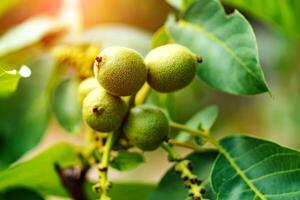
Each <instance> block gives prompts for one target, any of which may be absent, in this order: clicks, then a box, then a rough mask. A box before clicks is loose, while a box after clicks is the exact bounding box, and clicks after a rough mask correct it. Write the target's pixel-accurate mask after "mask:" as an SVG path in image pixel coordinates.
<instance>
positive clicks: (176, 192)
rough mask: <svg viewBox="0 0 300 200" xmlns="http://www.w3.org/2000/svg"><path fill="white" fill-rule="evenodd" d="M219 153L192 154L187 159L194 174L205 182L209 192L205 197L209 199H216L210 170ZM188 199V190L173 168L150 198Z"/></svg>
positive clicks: (157, 199) (160, 199)
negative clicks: (211, 184) (212, 188)
mask: <svg viewBox="0 0 300 200" xmlns="http://www.w3.org/2000/svg"><path fill="white" fill-rule="evenodd" d="M217 155H218V153H217V152H214V151H212V152H210V151H208V152H202V153H192V154H190V155H189V156H188V157H187V159H188V160H190V161H191V162H192V165H193V170H192V172H193V173H194V174H196V175H197V176H198V177H199V178H200V179H202V180H205V182H204V183H205V188H206V190H207V192H206V194H205V196H206V197H207V198H209V199H214V194H213V191H212V190H211V186H210V182H209V180H210V179H209V174H210V169H211V167H212V164H213V161H214V160H215V158H216V157H217ZM186 197H187V189H186V188H185V187H184V184H183V182H182V180H181V179H180V176H179V175H178V174H177V173H176V172H175V170H174V167H172V168H171V169H170V170H169V171H168V172H167V173H166V174H165V175H164V177H163V178H162V179H161V180H160V182H159V184H158V186H157V188H156V189H155V191H154V192H153V194H152V195H151V197H150V200H162V199H172V200H183V199H186Z"/></svg>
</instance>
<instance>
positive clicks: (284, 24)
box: [222, 0, 300, 40]
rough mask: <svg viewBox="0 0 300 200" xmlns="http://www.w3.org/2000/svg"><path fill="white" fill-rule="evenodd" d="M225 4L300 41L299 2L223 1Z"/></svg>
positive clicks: (282, 0)
mask: <svg viewBox="0 0 300 200" xmlns="http://www.w3.org/2000/svg"><path fill="white" fill-rule="evenodd" d="M222 1H223V2H224V3H226V4H228V5H231V6H234V7H236V8H238V9H241V10H244V11H246V12H248V13H250V14H251V15H253V16H255V17H257V18H258V19H261V20H263V21H265V22H267V23H269V24H271V25H273V26H275V27H276V28H278V29H279V30H281V31H282V32H284V33H286V34H287V35H289V36H291V37H292V38H295V39H298V40H299V39H300V26H299V19H300V1H298V0H272V1H262V0H222Z"/></svg>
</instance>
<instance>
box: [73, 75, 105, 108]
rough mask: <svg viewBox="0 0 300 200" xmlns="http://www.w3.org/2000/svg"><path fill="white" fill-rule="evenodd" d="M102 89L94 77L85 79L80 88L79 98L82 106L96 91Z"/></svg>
mask: <svg viewBox="0 0 300 200" xmlns="http://www.w3.org/2000/svg"><path fill="white" fill-rule="evenodd" d="M98 87H100V85H99V83H98V81H97V80H96V79H95V78H94V77H89V78H87V79H84V80H83V81H82V82H81V83H80V84H79V87H78V98H79V102H80V104H82V103H83V100H84V98H85V97H86V96H87V95H88V94H89V93H90V92H91V91H92V90H94V89H96V88H98Z"/></svg>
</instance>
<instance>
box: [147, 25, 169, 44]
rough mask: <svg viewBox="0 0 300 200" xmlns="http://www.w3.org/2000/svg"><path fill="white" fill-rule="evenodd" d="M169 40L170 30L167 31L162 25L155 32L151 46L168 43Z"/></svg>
mask: <svg viewBox="0 0 300 200" xmlns="http://www.w3.org/2000/svg"><path fill="white" fill-rule="evenodd" d="M169 40H170V37H169V35H168V32H167V31H166V28H165V27H164V26H162V27H161V28H159V29H158V30H157V31H156V32H155V33H154V34H153V36H152V39H151V48H156V47H159V46H162V45H165V44H168V43H169Z"/></svg>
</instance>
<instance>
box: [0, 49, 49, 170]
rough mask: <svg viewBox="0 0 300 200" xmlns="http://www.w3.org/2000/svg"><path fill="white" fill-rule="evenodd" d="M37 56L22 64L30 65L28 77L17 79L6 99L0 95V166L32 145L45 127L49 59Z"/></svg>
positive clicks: (13, 159)
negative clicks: (14, 86) (12, 90)
mask: <svg viewBox="0 0 300 200" xmlns="http://www.w3.org/2000/svg"><path fill="white" fill-rule="evenodd" d="M37 57H38V58H36V59H34V60H32V61H27V63H26V64H27V65H28V66H30V67H31V71H32V75H31V77H30V78H27V79H21V81H20V84H19V87H18V88H17V91H16V92H15V93H14V94H12V95H11V96H10V97H9V98H5V99H2V98H0V110H1V115H0V168H1V167H5V166H7V165H8V164H9V163H11V162H14V161H15V160H17V159H18V158H19V157H20V156H21V155H23V154H24V153H25V152H26V151H28V150H29V149H31V148H32V147H34V146H35V145H36V144H37V143H38V142H39V141H40V139H41V137H42V136H43V134H44V132H45V130H46V128H47V127H48V123H49V118H50V112H49V111H50V110H49V98H48V94H47V86H48V80H49V75H50V74H51V69H52V62H51V59H50V58H49V57H47V56H43V55H41V54H38V55H37Z"/></svg>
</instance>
